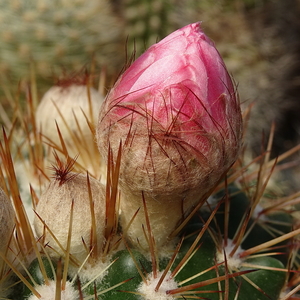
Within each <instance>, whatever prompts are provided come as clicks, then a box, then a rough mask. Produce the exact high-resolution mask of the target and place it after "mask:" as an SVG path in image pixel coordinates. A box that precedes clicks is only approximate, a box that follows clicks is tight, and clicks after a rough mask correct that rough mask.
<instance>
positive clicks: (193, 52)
mask: <svg viewBox="0 0 300 300" xmlns="http://www.w3.org/2000/svg"><path fill="white" fill-rule="evenodd" d="M241 135H242V117H241V111H240V106H239V100H238V97H237V94H236V89H235V86H234V84H233V83H232V80H231V77H230V75H229V74H228V72H227V70H226V67H225V65H224V62H223V60H222V58H221V56H220V54H219V53H218V51H217V50H216V48H215V46H214V44H213V42H212V41H211V40H210V39H209V38H208V37H207V36H206V35H205V34H204V33H203V32H202V31H201V28H200V23H194V24H190V25H188V26H185V27H183V28H182V29H179V30H177V31H175V32H173V33H172V34H170V35H169V36H167V37H166V38H165V39H163V40H162V41H160V42H159V43H157V44H155V45H153V46H152V47H150V48H149V49H148V50H147V51H146V52H145V53H144V54H143V55H142V56H140V57H139V58H138V59H137V60H136V61H135V62H134V63H133V64H132V65H131V66H130V67H129V68H128V69H127V70H126V71H125V73H124V74H123V75H122V76H121V77H120V79H119V80H118V82H117V83H116V84H115V86H114V88H113V89H112V90H111V91H110V93H109V94H108V96H107V98H106V101H105V102H104V104H103V106H102V109H101V111H100V115H99V123H98V129H97V139H98V148H99V150H100V152H101V154H102V155H103V156H106V157H107V152H108V147H109V145H110V147H111V148H112V150H113V153H115V156H116V153H117V150H118V147H119V145H120V141H121V142H122V147H123V149H122V159H121V172H120V189H121V195H122V200H121V210H122V215H121V224H122V225H123V228H124V227H126V225H127V224H128V223H129V221H130V219H131V218H132V216H133V215H134V213H135V212H136V210H137V209H138V208H141V211H139V213H138V215H137V217H136V218H135V220H134V222H133V223H132V224H131V225H130V227H129V229H128V231H127V236H128V237H129V238H130V239H131V240H132V241H133V242H134V241H135V240H136V239H137V238H138V239H139V242H140V244H141V245H142V246H145V247H147V244H146V240H145V239H144V234H143V231H142V224H144V225H145V219H144V213H143V201H142V192H143V194H144V198H145V200H146V201H145V202H146V206H147V208H148V214H149V218H150V223H151V228H152V231H153V234H154V237H155V241H156V243H157V245H163V244H164V243H165V242H166V240H167V237H168V236H169V235H170V234H171V233H172V231H173V230H174V229H175V228H176V226H178V224H179V223H180V222H181V221H182V220H183V219H184V218H185V217H186V216H187V215H188V214H189V213H190V212H191V210H192V209H193V207H195V206H196V205H198V204H199V203H201V202H204V201H205V200H206V198H207V197H208V195H209V193H211V191H212V189H213V188H214V187H215V185H216V184H217V183H218V182H219V180H220V179H221V178H222V176H223V175H224V174H225V173H226V172H227V171H228V169H229V168H230V166H231V165H232V164H233V163H234V162H235V160H236V159H237V156H238V153H239V149H240V145H241Z"/></svg>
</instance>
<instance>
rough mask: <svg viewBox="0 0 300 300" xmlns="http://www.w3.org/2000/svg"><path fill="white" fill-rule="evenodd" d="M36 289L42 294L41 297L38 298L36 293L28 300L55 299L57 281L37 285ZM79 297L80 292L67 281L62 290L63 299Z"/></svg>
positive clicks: (72, 299)
mask: <svg viewBox="0 0 300 300" xmlns="http://www.w3.org/2000/svg"><path fill="white" fill-rule="evenodd" d="M35 289H36V291H37V292H38V293H39V294H40V295H41V298H37V297H36V296H35V295H31V296H30V297H29V298H28V300H53V299H55V293H56V281H54V280H51V281H50V282H49V285H45V284H44V285H39V286H37V287H35ZM77 299H79V293H78V291H77V290H75V288H74V287H73V286H72V284H71V282H68V281H67V284H66V288H65V290H64V291H61V300H77Z"/></svg>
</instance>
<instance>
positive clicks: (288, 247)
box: [0, 1, 300, 300]
mask: <svg viewBox="0 0 300 300" xmlns="http://www.w3.org/2000/svg"><path fill="white" fill-rule="evenodd" d="M221 2H222V4H224V5H225V3H226V7H227V8H228V11H229V13H228V15H227V16H229V15H230V9H236V6H235V5H236V3H237V2H235V1H221ZM221 2H219V4H220V3H221ZM16 3H18V2H16ZM119 3H121V2H119ZM132 3H133V4H130V2H128V3H125V2H124V3H121V4H122V5H125V4H126V5H132V7H134V5H137V4H135V3H134V2H132ZM143 3H146V4H145V6H147V5H149V3H148V2H146V1H145V2H143ZM153 3H154V2H153ZM170 3H171V2H170ZM170 3H168V4H170ZM239 3H240V4H244V2H239ZM245 3H246V2H245ZM255 3H256V2H255ZM255 3H254V2H253V1H247V3H246V4H247V6H246V9H247V10H248V9H249V10H251V9H258V8H260V7H264V5H265V4H268V3H270V2H269V1H264V2H262V3H261V4H260V5H259V6H257V5H255ZM179 4H180V3H179ZM189 4H191V6H186V7H184V8H183V7H182V2H181V6H180V5H179V6H175V5H173V4H172V3H171V5H169V6H165V7H163V6H157V10H155V9H154V8H153V10H152V11H153V12H157V14H158V15H159V11H160V10H162V11H165V12H168V13H169V17H168V18H166V19H165V21H166V23H168V24H172V20H173V22H174V20H177V21H178V22H179V21H180V19H179V18H178V19H176V18H174V19H172V18H173V17H172V16H175V15H177V16H181V17H182V19H181V22H185V20H187V19H185V18H187V15H189V16H191V15H192V14H195V15H196V16H197V20H195V21H198V19H199V17H198V16H199V15H198V13H199V12H203V11H210V13H211V14H210V16H213V15H214V14H213V12H215V13H216V15H219V12H220V10H219V9H220V7H221V6H220V5H219V4H218V5H213V7H214V9H215V10H214V9H212V10H210V8H211V7H212V6H211V5H210V3H209V1H203V2H201V6H195V4H196V2H193V5H192V1H191V2H189ZM112 5H115V6H112V7H113V8H114V9H115V12H118V14H119V17H120V16H121V15H122V12H121V11H120V10H119V11H118V8H119V7H120V6H118V1H116V2H114V3H112ZM126 5H125V6H126ZM140 5H142V4H140ZM202 5H203V6H202ZM125 6H124V7H125ZM190 7H192V9H191V8H190ZM175 8H176V9H177V11H176V9H175ZM178 8H179V9H178ZM178 12H181V14H180V13H178ZM183 12H184V13H183ZM252 12H253V11H252ZM186 14H187V15H186ZM146 15H147V13H146ZM150 15H151V14H149V16H150ZM208 15H209V14H208ZM128 16H130V14H129V13H128ZM141 16H142V14H141ZM144 16H145V15H144ZM231 16H232V14H231ZM133 19H134V18H133ZM144 19H145V21H146V20H148V18H145V17H144ZM150 19H151V18H150ZM154 20H155V17H154ZM237 20H240V19H239V18H237ZM190 21H194V20H190ZM240 21H241V20H240ZM134 22H135V21H134ZM147 22H148V21H147ZM151 22H154V21H150V22H149V23H147V24H151ZM177 24H178V23H177ZM207 24H208V23H207ZM210 24H212V22H211V23H210ZM242 24H244V22H242ZM132 28H133V27H132ZM146 28H147V29H148V26H146ZM207 28H212V31H213V26H208V25H207ZM147 34H148V33H147ZM161 34H163V33H161ZM164 35H165V34H164ZM141 36H143V34H142V35H141ZM148 36H149V35H148ZM152 36H153V35H152ZM145 37H147V35H144V36H143V39H144V38H145ZM162 37H163V36H161V38H162ZM229 39H230V37H229ZM149 41H151V42H150V43H152V40H151V39H149ZM146 43H147V42H146ZM247 43H248V42H246V44H247ZM226 49H230V48H229V47H228V44H227V45H226V44H225V45H224V48H223V50H222V49H221V52H222V51H224V52H225V59H226V58H227V59H228V58H229V60H230V58H232V57H231V54H230V53H228V52H227V54H228V56H227V57H226ZM228 51H230V50H228ZM250 52H251V51H250ZM231 53H232V52H231ZM248 58H249V57H248ZM231 62H232V63H233V66H234V62H233V60H232V61H231ZM231 66H232V65H231ZM27 71H28V69H27ZM34 85H35V82H32V85H31V89H27V90H26V92H27V95H26V106H25V108H24V107H22V106H19V98H18V96H16V98H13V102H11V104H13V105H12V106H13V109H12V111H13V114H12V116H11V121H12V122H11V126H7V127H6V129H5V130H3V132H2V135H1V141H0V142H1V144H0V162H1V164H0V186H1V187H2V188H3V190H5V191H6V194H7V196H9V198H10V199H11V201H12V202H13V207H14V210H15V215H16V227H15V234H14V235H13V236H12V245H14V247H10V248H9V249H8V252H9V255H8V254H7V253H3V251H2V252H1V257H2V258H3V259H4V262H5V269H7V270H10V271H8V272H6V271H5V272H2V273H1V278H0V283H1V287H3V286H4V289H2V291H1V292H0V293H2V294H1V296H0V297H6V298H8V299H26V298H29V299H39V298H42V299H47V298H45V297H46V295H44V294H43V293H46V294H47V297H50V299H54V298H55V299H59V298H61V299H95V298H98V299H112V298H113V299H148V300H149V299H150V300H152V299H158V297H159V298H160V299H163V300H165V299H166V300H168V299H175V298H178V297H184V298H187V299H188V298H189V297H192V298H196V297H200V298H201V297H202V298H205V297H206V298H209V299H218V300H219V299H222V300H223V299H224V300H225V299H242V300H245V299H253V297H254V298H255V299H270V298H271V299H274V300H275V299H278V300H279V299H280V300H287V299H299V298H300V296H299V276H298V271H299V255H298V249H299V242H298V234H299V222H298V221H297V218H298V215H297V211H295V208H296V207H297V205H298V202H299V193H295V194H291V195H290V196H284V197H283V196H282V195H281V194H280V193H278V194H277V195H276V194H275V193H274V190H275V189H274V188H273V187H274V185H272V183H271V181H272V178H271V179H270V176H271V174H272V173H274V175H276V173H277V172H276V171H278V172H279V171H280V169H281V168H282V167H284V165H283V166H280V165H278V164H276V163H282V162H283V161H284V159H286V158H287V157H288V156H290V155H292V154H293V153H296V152H297V150H299V147H298V146H297V147H295V148H293V149H292V150H290V151H289V152H287V153H285V154H282V155H281V156H279V158H278V161H275V160H272V158H270V155H269V153H270V151H271V144H272V134H271V137H270V140H269V146H268V148H267V149H266V151H265V152H262V154H260V156H258V157H256V158H255V159H253V160H252V159H250V160H249V159H247V158H245V157H244V156H243V154H244V153H245V152H244V151H243V152H242V153H241V156H240V158H239V159H238V161H237V162H236V164H235V165H234V166H232V168H231V169H230V170H229V172H228V174H227V177H226V179H224V180H223V181H221V182H220V183H219V184H218V185H217V186H216V187H215V190H214V192H213V194H212V197H210V198H209V200H208V201H207V203H206V205H204V206H203V207H202V209H201V210H199V211H198V212H197V213H196V214H195V215H194V217H193V218H192V220H191V221H190V222H189V223H188V224H184V226H182V227H179V228H178V234H177V236H176V238H177V242H176V247H175V248H174V249H173V250H172V251H170V252H169V253H164V255H163V256H161V257H159V255H158V251H157V249H156V246H155V243H153V239H152V238H151V236H152V234H153V231H152V229H151V225H150V224H149V223H148V222H146V224H144V234H145V236H147V237H148V243H149V248H150V251H149V252H148V253H147V254H145V253H144V252H143V253H141V251H140V249H139V246H138V245H136V246H133V245H132V244H130V243H129V242H128V241H127V240H126V239H124V237H123V234H122V231H121V230H120V228H119V227H118V223H119V214H118V212H119V207H120V206H119V205H120V203H119V201H120V199H119V195H118V190H117V185H118V177H119V167H120V164H121V160H122V156H120V155H119V153H112V152H111V151H109V152H108V155H107V163H108V170H107V174H106V176H105V177H106V178H105V182H106V195H105V197H106V198H105V200H106V203H105V208H106V220H105V221H106V230H105V233H104V235H105V243H104V244H103V248H102V251H101V252H100V254H99V253H98V255H94V256H93V251H91V253H90V256H89V257H88V256H87V257H86V261H84V262H81V264H80V263H78V261H76V259H75V257H73V256H72V253H71V251H68V249H69V247H70V245H71V239H70V241H69V245H68V244H67V246H66V252H65V255H64V256H63V257H62V258H61V259H57V258H51V257H50V252H51V251H52V250H53V249H50V248H49V247H50V246H51V245H47V244H44V243H43V238H42V237H41V238H40V239H39V237H34V235H33V232H32V229H31V228H32V227H31V225H30V222H31V220H32V219H30V220H27V215H29V214H27V213H25V211H24V208H23V205H25V206H26V207H27V208H28V211H30V210H31V211H32V207H31V206H29V204H28V202H27V201H25V199H24V197H23V194H20V190H19V187H18V184H19V182H20V181H21V180H20V178H21V177H22V176H24V175H22V174H23V173H22V172H18V171H16V172H14V171H15V170H14V169H16V170H20V169H18V168H15V167H16V166H17V165H18V164H19V163H21V164H23V163H24V164H25V163H26V164H28V165H29V166H30V169H31V171H32V174H33V175H34V176H33V177H34V178H38V180H37V182H36V183H35V184H34V185H31V186H30V189H29V194H28V193H27V194H26V197H28V195H30V199H31V201H32V204H30V205H32V206H33V207H34V208H35V207H37V205H38V202H39V198H40V192H41V191H42V190H43V189H44V186H45V185H46V184H47V183H48V180H49V179H50V178H49V177H50V176H53V175H54V174H52V175H51V174H49V172H48V171H46V170H47V168H48V167H49V166H50V165H51V163H49V161H48V160H44V159H43V158H44V152H43V147H44V146H45V144H44V141H43V140H42V139H41V136H39V133H38V132H36V131H35V130H33V128H34V125H35V119H34V114H35V110H36V106H35V105H34V99H33V98H34V97H35V90H34ZM242 90H243V88H242ZM35 100H36V99H35ZM6 105H7V104H6ZM244 114H245V119H247V115H246V112H245V113H244ZM90 130H91V131H92V132H93V130H94V128H93V126H91V127H90ZM271 132H272V131H271ZM272 133H273V132H272ZM258 140H259V139H258ZM245 141H246V142H247V141H248V140H247V139H246V140H245ZM60 142H61V141H60ZM47 146H48V145H47ZM57 146H58V147H59V148H63V145H57ZM57 146H56V147H54V146H53V145H50V147H53V149H56V150H57ZM61 152H62V153H63V154H64V155H65V156H66V160H68V159H70V158H68V150H66V149H65V151H61ZM90 159H91V161H92V159H93V158H92V157H90ZM53 161H54V159H53ZM53 161H52V163H53ZM100 162H101V164H103V161H100ZM53 164H54V165H55V167H56V168H57V167H59V164H58V165H57V163H53ZM73 167H74V169H73V170H72V172H77V173H79V172H80V171H82V169H83V168H82V167H80V166H79V165H78V164H76V163H74V166H73ZM70 171H71V170H70ZM94 175H95V174H94ZM92 177H94V176H93V174H92V175H91V178H92ZM42 178H43V180H42ZM93 180H99V176H98V174H97V178H93ZM274 180H275V182H276V184H277V185H278V182H279V183H280V184H279V185H280V186H281V187H282V186H283V183H282V182H280V181H276V177H275V179H274ZM30 182H32V183H33V178H32V179H31V180H30ZM283 187H284V186H283ZM276 191H277V190H276ZM280 192H281V191H280ZM270 195H272V199H271V198H270ZM91 203H93V201H91ZM218 203H219V204H218ZM91 205H92V204H91ZM145 213H146V210H145ZM146 220H147V217H146ZM149 225H150V226H149ZM67 226H68V224H66V227H67ZM70 229H72V228H70ZM179 229H180V230H179ZM123 230H125V229H123ZM91 231H92V226H91ZM258 234H259V235H260V237H262V239H261V240H258V239H257V238H256V237H257V235H258ZM70 236H71V234H70ZM82 245H83V249H84V250H86V252H87V253H88V252H89V250H91V249H92V247H91V245H90V244H89V245H88V246H87V245H85V243H84V242H83V243H82ZM120 271H121V272H120ZM14 282H15V284H14ZM275 287H276V288H275ZM43 290H44V291H46V292H43ZM51 290H52V291H53V294H52V295H51V292H49V291H51ZM249 295H250V297H251V298H249Z"/></svg>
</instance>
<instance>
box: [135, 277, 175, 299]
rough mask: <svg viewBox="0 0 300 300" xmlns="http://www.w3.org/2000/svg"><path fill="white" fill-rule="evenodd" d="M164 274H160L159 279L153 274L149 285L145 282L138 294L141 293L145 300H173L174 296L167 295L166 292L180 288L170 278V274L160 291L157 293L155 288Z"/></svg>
mask: <svg viewBox="0 0 300 300" xmlns="http://www.w3.org/2000/svg"><path fill="white" fill-rule="evenodd" d="M162 274H163V272H158V274H157V277H156V278H153V273H151V274H150V276H149V278H148V280H147V284H145V283H144V282H143V283H142V284H141V285H140V287H139V288H138V290H137V292H138V293H141V294H142V295H143V297H144V299H145V300H173V299H175V298H174V297H173V296H172V295H168V294H166V291H168V290H173V289H176V288H178V285H177V283H176V281H175V280H174V279H169V278H170V276H169V275H170V274H171V273H170V272H168V273H167V276H166V277H165V279H164V281H163V282H162V284H161V286H160V288H159V290H158V291H157V292H156V291H155V287H156V285H157V283H158V281H159V279H160V277H161V275H162Z"/></svg>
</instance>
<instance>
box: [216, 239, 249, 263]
mask: <svg viewBox="0 0 300 300" xmlns="http://www.w3.org/2000/svg"><path fill="white" fill-rule="evenodd" d="M235 246H236V245H235V244H234V243H233V242H232V240H230V239H228V240H227V245H226V247H223V249H222V252H219V251H217V262H218V263H221V262H223V261H225V257H224V252H225V255H226V260H227V265H228V266H229V267H231V268H239V267H240V265H241V263H242V259H241V258H240V255H239V254H240V253H241V252H243V249H242V248H241V247H240V246H239V247H238V249H237V250H236V251H235V253H234V255H233V256H232V257H230V256H229V254H230V252H231V251H232V250H233V248H234V247H235Z"/></svg>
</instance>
